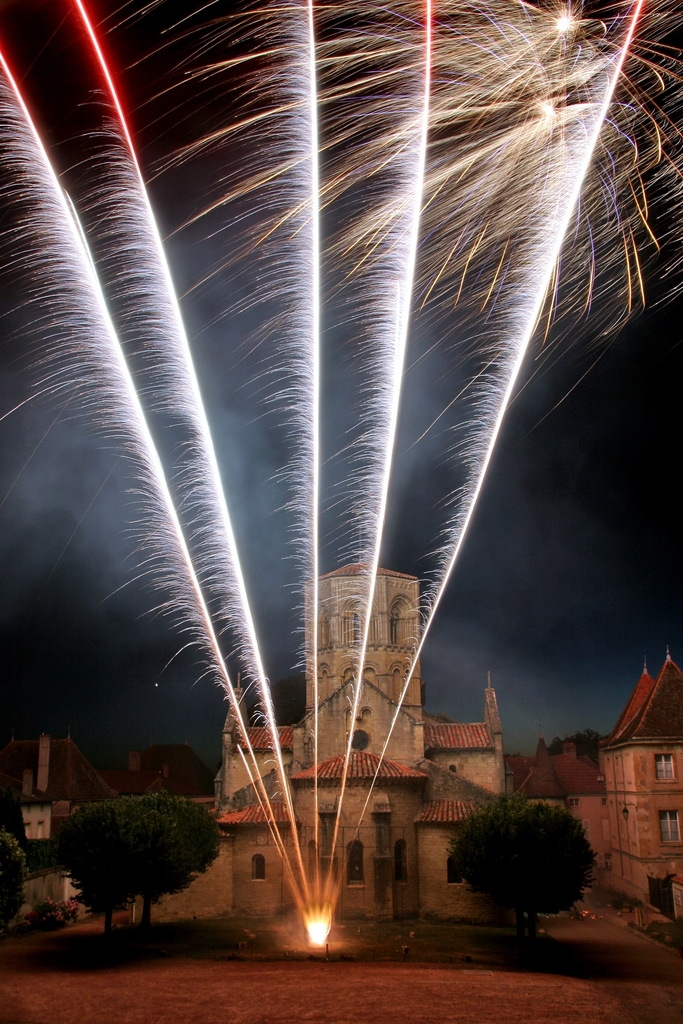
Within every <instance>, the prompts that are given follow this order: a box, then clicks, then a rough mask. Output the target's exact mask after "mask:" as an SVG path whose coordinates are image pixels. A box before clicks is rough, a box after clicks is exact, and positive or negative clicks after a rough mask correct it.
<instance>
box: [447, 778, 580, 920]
mask: <svg viewBox="0 0 683 1024" xmlns="http://www.w3.org/2000/svg"><path fill="white" fill-rule="evenodd" d="M450 853H451V856H452V857H453V861H454V867H455V869H456V870H457V871H458V872H459V874H461V875H462V877H463V878H464V879H465V881H466V882H468V883H469V885H470V886H471V887H472V888H473V889H474V890H476V891H477V892H487V893H489V894H490V895H491V896H492V897H493V898H494V899H495V900H496V901H497V902H498V903H501V904H502V905H503V906H505V907H510V908H512V909H514V910H515V913H516V917H517V934H518V936H520V937H521V936H523V935H524V915H525V914H526V918H527V922H528V930H529V938H532V939H533V938H534V937H535V934H536V914H538V913H546V914H554V913H557V912H558V911H559V910H568V909H569V907H571V905H572V904H573V903H575V902H576V900H578V899H580V898H581V895H582V894H583V892H584V890H585V889H586V888H587V886H588V885H590V881H591V877H592V870H593V863H594V861H595V854H594V853H593V851H592V850H591V848H590V845H589V843H588V840H587V839H586V836H585V835H584V831H583V828H582V826H581V822H580V821H578V820H577V819H576V818H574V817H573V816H572V815H571V814H570V813H569V811H567V810H565V808H564V807H555V806H551V805H550V804H544V803H530V802H529V801H528V800H526V798H525V797H523V796H521V795H519V794H515V795H514V796H501V797H499V798H498V799H497V800H495V801H493V802H492V803H491V804H489V805H488V806H486V807H483V808H482V809H481V810H478V811H475V812H474V814H472V815H470V817H469V818H467V819H466V820H465V821H464V822H463V823H462V824H461V825H459V826H458V830H457V833H456V835H455V837H454V839H453V841H452V844H451V849H450Z"/></svg>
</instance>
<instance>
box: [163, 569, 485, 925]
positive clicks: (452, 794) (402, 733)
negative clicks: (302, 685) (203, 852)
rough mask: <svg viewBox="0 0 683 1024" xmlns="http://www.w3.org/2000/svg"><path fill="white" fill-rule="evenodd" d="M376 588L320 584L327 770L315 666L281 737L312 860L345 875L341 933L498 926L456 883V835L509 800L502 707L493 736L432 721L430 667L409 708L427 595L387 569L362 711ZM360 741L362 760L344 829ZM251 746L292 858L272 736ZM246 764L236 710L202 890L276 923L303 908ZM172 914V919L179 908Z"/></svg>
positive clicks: (349, 579) (255, 735) (360, 576)
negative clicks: (443, 924) (216, 854)
mask: <svg viewBox="0 0 683 1024" xmlns="http://www.w3.org/2000/svg"><path fill="white" fill-rule="evenodd" d="M364 584H365V578H364V573H363V568H362V567H361V566H358V565H350V566H346V567H344V568H342V569H339V570H337V571H335V572H332V573H329V574H328V575H326V576H323V577H322V578H321V579H320V582H319V594H318V597H319V618H318V644H317V662H318V672H317V678H318V696H317V706H318V714H317V736H318V740H317V756H316V744H315V740H314V733H315V729H314V726H315V719H316V716H315V714H314V712H315V707H316V695H315V689H314V677H315V673H314V672H313V666H312V665H311V664H309V665H308V666H307V673H306V675H307V691H306V712H305V715H304V717H303V718H302V720H301V721H300V722H298V723H297V724H295V725H293V726H284V727H281V728H280V729H279V740H280V746H281V749H282V757H283V761H284V766H285V772H286V775H287V778H288V784H289V790H290V792H291V794H292V802H293V807H294V812H295V819H296V832H297V835H298V843H299V848H300V849H301V850H302V853H303V858H304V860H305V861H306V862H307V864H308V865H309V866H310V871H311V873H313V871H314V865H315V863H316V861H317V860H319V862H320V863H321V864H322V865H323V868H325V867H327V866H329V865H330V863H331V862H334V866H335V870H336V872H337V873H338V876H339V878H340V881H341V889H340V896H339V902H338V905H337V910H336V913H337V918H338V919H339V920H346V919H352V918H378V919H392V918H396V919H401V918H403V917H416V916H419V915H422V916H432V917H440V918H461V919H480V920H481V919H489V920H498V919H499V914H500V912H499V911H498V910H497V909H496V908H495V907H493V906H492V905H491V904H490V903H489V902H488V901H487V900H485V899H482V898H481V897H474V896H473V894H472V893H470V892H469V891H468V890H467V887H466V886H465V885H464V884H462V882H461V880H460V879H458V878H455V877H454V875H453V872H452V870H451V869H450V866H449V857H448V845H449V841H450V839H451V836H452V833H453V827H454V825H456V824H457V822H458V821H460V820H461V819H462V818H463V817H464V816H465V815H467V814H468V813H469V812H470V810H471V809H472V808H473V807H476V806H477V805H481V804H483V803H485V802H487V801H489V800H491V799H492V797H493V796H494V795H495V794H498V793H502V792H503V791H504V788H505V769H504V763H503V736H502V729H501V723H500V717H499V714H498V708H497V703H496V696H495V693H494V691H493V689H492V688H491V687H490V686H488V687H487V688H486V689H485V690H484V692H483V694H482V697H483V705H484V707H483V720H482V721H480V722H475V723H461V722H453V721H450V720H448V719H446V718H444V717H443V716H440V717H434V716H433V715H430V714H429V713H428V712H427V711H426V710H425V706H424V703H425V687H424V683H423V680H422V677H421V673H420V665H419V663H418V664H417V665H416V666H415V671H414V673H413V675H412V678H411V680H410V682H409V685H408V689H407V692H406V696H405V699H404V700H403V702H402V703H400V699H401V691H402V688H403V681H404V679H405V677H406V674H407V671H408V668H409V665H410V661H411V658H412V655H413V652H414V650H415V646H416V643H417V640H418V636H419V611H418V608H419V583H418V580H417V579H416V578H415V577H413V576H408V575H405V574H403V573H398V572H391V571H388V570H384V569H380V570H379V574H378V577H377V586H376V591H375V596H374V602H373V607H372V616H371V622H370V630H369V638H368V644H367V649H366V654H365V659H364V664H363V673H362V688H361V692H360V697H359V700H358V701H357V703H356V706H355V708H354V700H353V694H354V679H355V678H356V674H357V672H358V658H359V651H360V647H361V644H360V632H361V629H362V626H361V608H362V587H363V585H364ZM311 619H312V616H310V617H309V621H310V620H311ZM309 640H310V637H309ZM349 738H350V740H351V757H350V760H349V764H348V770H347V776H346V785H345V790H344V797H343V800H342V802H341V813H340V815H339V822H338V827H337V828H335V822H336V819H337V815H338V812H339V802H340V793H341V785H342V776H343V774H344V761H345V752H346V749H347V746H348V741H349ZM248 739H249V742H250V744H251V747H252V749H253V750H254V753H255V756H256V758H257V760H258V762H259V771H260V774H261V776H262V777H263V779H264V784H265V788H266V790H267V792H268V793H269V795H270V797H271V800H272V805H273V808H274V810H275V814H276V817H277V819H278V822H279V824H280V826H281V830H282V835H283V837H284V839H285V842H286V844H287V847H288V850H290V851H291V850H292V849H293V835H292V830H291V828H290V825H289V816H288V815H287V814H286V813H285V805H284V803H283V799H282V798H283V793H282V791H281V786H280V784H279V781H278V773H277V772H276V771H275V769H274V764H273V758H274V755H273V749H272V743H271V737H270V732H269V730H268V729H267V728H265V727H260V728H252V729H249V730H248ZM385 744H386V749H385ZM245 750H246V743H245V737H244V736H242V734H241V732H240V728H239V726H238V724H237V721H236V719H235V716H234V714H233V709H230V711H229V713H228V716H227V719H226V722H225V727H224V731H223V758H222V766H221V769H220V772H219V774H218V776H217V779H216V803H217V808H218V814H219V817H218V820H219V824H220V827H221V830H222V834H223V844H222V851H221V856H220V858H219V861H218V862H217V863H216V864H215V865H214V867H213V868H211V869H210V871H209V872H208V873H207V876H205V877H204V879H203V881H202V886H203V890H204V891H205V892H208V891H209V890H211V891H212V892H213V893H214V896H213V897H212V898H213V900H214V903H213V912H214V913H216V912H221V911H223V912H235V913H238V912H244V913H249V914H256V915H259V914H260V915H272V914H274V913H277V912H281V911H286V910H288V909H289V908H291V906H292V897H291V894H290V891H289V887H288V885H287V879H286V873H285V870H284V866H283V858H282V857H281V856H280V853H279V851H278V849H277V848H276V846H275V845H274V841H273V837H272V835H271V832H270V830H269V828H268V827H267V824H266V820H265V815H264V812H263V811H262V809H261V807H260V806H259V803H258V800H257V796H256V793H255V791H254V787H253V785H252V784H251V782H250V779H249V775H248V772H247V769H246V767H245V761H244V758H243V756H242V755H243V753H244V752H245ZM335 834H336V839H334V837H335ZM333 839H334V848H333V846H332V844H333ZM316 843H317V845H316ZM191 899H192V890H190V891H189V892H188V893H187V894H185V896H184V897H183V898H182V900H181V901H176V906H177V908H178V909H177V911H176V912H177V913H179V914H181V913H184V912H186V910H187V907H186V908H185V910H183V906H182V904H184V903H185V902H187V901H191ZM217 904H218V905H217ZM188 906H189V904H188ZM160 912H161V913H162V915H163V913H164V905H163V904H162V906H161V907H160ZM165 912H166V913H167V914H169V913H170V912H171V905H170V902H168V903H167V906H166V911H165ZM194 912H195V913H196V909H195V911H194Z"/></svg>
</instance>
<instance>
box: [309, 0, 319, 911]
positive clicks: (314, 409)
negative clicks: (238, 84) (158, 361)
mask: <svg viewBox="0 0 683 1024" xmlns="http://www.w3.org/2000/svg"><path fill="white" fill-rule="evenodd" d="M307 13H308V75H309V96H310V101H309V108H308V109H309V116H310V141H309V145H310V151H311V155H310V195H311V210H310V224H311V231H310V234H311V246H310V248H311V271H310V278H311V303H312V310H311V328H312V330H311V334H312V337H311V373H310V385H311V386H310V413H309V419H310V423H311V428H310V433H311V453H310V460H309V462H310V478H311V479H310V495H311V496H310V520H311V524H310V534H311V537H310V551H311V558H310V562H311V598H310V604H309V607H311V608H312V610H313V611H312V616H311V621H310V623H309V624H308V627H307V628H308V629H309V630H310V633H309V636H310V641H309V644H308V650H307V651H306V664H307V666H308V671H309V673H310V674H311V676H312V679H313V763H314V765H315V766H316V767H315V772H314V778H313V807H314V818H313V822H314V824H313V842H314V844H315V851H316V855H315V874H316V877H315V879H314V888H315V893H316V896H317V895H318V893H319V891H320V877H319V876H320V855H319V849H320V843H319V821H320V819H319V815H318V767H317V766H318V714H319V708H318V704H319V686H318V607H319V600H320V599H319V593H318V590H319V577H320V566H319V554H318V552H319V538H318V533H319V529H320V524H319V510H320V344H321V339H320V318H321V309H320V302H321V295H320V289H321V281H320V166H319V155H318V151H319V144H318V131H319V129H318V80H317V68H316V52H317V50H316V31H315V8H314V0H308V11H307Z"/></svg>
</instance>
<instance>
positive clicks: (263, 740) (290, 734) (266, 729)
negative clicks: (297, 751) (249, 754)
mask: <svg viewBox="0 0 683 1024" xmlns="http://www.w3.org/2000/svg"><path fill="white" fill-rule="evenodd" d="M277 732H278V736H279V739H280V749H281V750H291V749H292V745H293V743H294V729H293V728H292V726H291V725H280V726H278V730H277ZM247 736H248V737H249V742H250V743H251V745H252V747H253V749H254V750H255V751H256V750H259V751H263V750H272V749H273V736H272V733H271V730H270V726H268V725H257V726H254V727H253V728H251V729H247ZM240 746H241V747H243V748H244V749H245V750H246V749H247V745H246V743H245V741H244V740H243V739H240Z"/></svg>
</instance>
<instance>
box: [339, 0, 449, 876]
mask: <svg viewBox="0 0 683 1024" xmlns="http://www.w3.org/2000/svg"><path fill="white" fill-rule="evenodd" d="M423 74H424V84H423V98H422V109H421V113H420V118H419V122H418V138H417V144H416V154H415V157H414V159H415V164H416V166H415V167H414V169H413V171H412V182H411V183H410V186H409V188H410V195H411V201H410V202H407V203H406V206H407V220H408V225H407V229H406V227H404V226H402V227H401V228H400V229H398V228H397V229H396V230H397V233H398V232H399V230H400V232H405V233H406V235H407V245H406V250H407V251H406V252H405V253H404V255H403V275H402V278H401V280H400V282H399V283H398V288H397V292H398V294H397V296H396V299H397V302H396V307H397V308H396V313H395V316H394V317H392V320H391V321H390V325H389V327H388V329H387V334H386V335H384V337H383V338H382V341H381V345H382V349H383V350H384V351H386V354H387V364H388V365H387V367H386V370H385V373H386V384H385V385H384V387H385V389H386V393H385V395H384V399H385V405H384V408H382V409H380V415H379V420H380V429H381V430H382V438H383V444H384V452H383V461H382V463H381V465H380V467H379V474H378V480H379V488H378V493H377V497H376V502H375V504H376V513H375V514H376V521H375V525H374V544H373V546H372V548H371V553H370V558H369V559H368V563H369V564H368V574H367V593H366V595H364V597H365V600H364V618H363V627H362V638H361V642H360V645H359V650H358V657H357V660H356V665H357V668H356V682H355V687H354V693H353V702H352V707H351V718H350V727H349V736H348V740H347V745H346V754H345V757H344V765H343V769H342V776H341V781H340V789H339V802H338V806H337V814H336V818H335V826H334V836H333V840H332V849H335V847H336V842H337V836H338V832H339V828H340V822H341V814H342V806H343V801H344V792H345V789H346V783H347V778H348V771H349V764H350V759H351V750H352V740H353V723H354V721H355V719H356V717H357V715H358V707H359V703H360V697H361V693H362V688H363V669H364V664H365V654H366V650H367V645H368V640H369V636H370V626H371V623H372V606H373V601H374V596H375V588H376V584H377V570H378V567H379V557H380V548H381V544H382V538H383V533H384V522H385V518H386V509H387V500H388V496H389V482H390V477H391V466H392V461H393V457H394V447H395V441H396V430H397V425H398V415H399V402H400V395H401V378H402V376H403V368H404V364H405V352H406V347H407V343H408V325H409V322H410V309H411V303H412V296H413V283H414V279H415V270H416V263H417V247H418V241H419V237H420V214H421V210H422V203H423V191H424V183H425V169H426V159H427V136H428V130H429V114H430V99H431V77H432V3H431V0H426V4H425V8H424V71H423ZM411 155H412V154H411ZM397 247H398V246H397ZM391 332H393V337H392V336H391ZM382 423H384V426H383V429H382ZM333 883H334V880H333V878H332V874H331V873H330V878H329V880H328V886H330V887H331V886H332V885H333Z"/></svg>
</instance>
